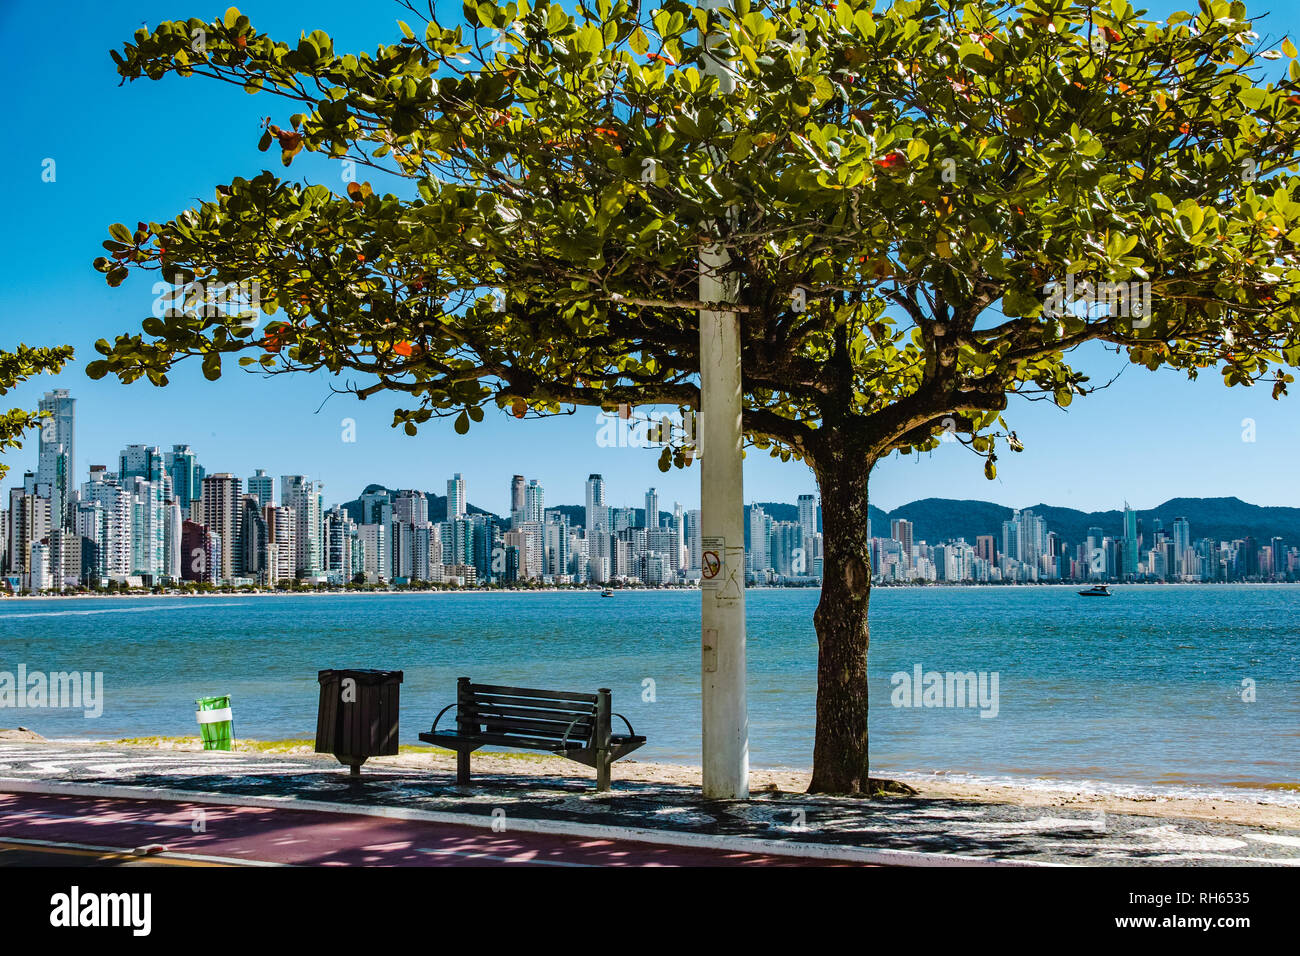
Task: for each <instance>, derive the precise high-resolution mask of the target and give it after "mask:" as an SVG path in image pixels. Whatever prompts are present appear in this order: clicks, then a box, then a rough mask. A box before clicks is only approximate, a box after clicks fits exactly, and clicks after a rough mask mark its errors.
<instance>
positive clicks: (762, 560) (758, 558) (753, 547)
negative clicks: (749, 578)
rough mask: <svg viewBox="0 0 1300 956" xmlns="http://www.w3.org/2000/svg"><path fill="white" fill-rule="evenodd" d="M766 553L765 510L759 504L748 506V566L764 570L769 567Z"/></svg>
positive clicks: (769, 560) (768, 556) (769, 563)
mask: <svg viewBox="0 0 1300 956" xmlns="http://www.w3.org/2000/svg"><path fill="white" fill-rule="evenodd" d="M771 564H772V562H771V558H770V555H769V554H768V540H767V512H765V511H764V510H763V509H762V508H761V507H760V506H759V505H750V506H749V568H750V570H751V571H765V570H767V569H768V568H769V567H771Z"/></svg>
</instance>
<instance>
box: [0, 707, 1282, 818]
mask: <svg viewBox="0 0 1300 956" xmlns="http://www.w3.org/2000/svg"><path fill="white" fill-rule="evenodd" d="M41 739H43V738H41V737H40V736H39V735H36V734H33V733H31V732H30V731H26V732H20V731H14V730H0V740H41ZM99 743H101V744H102V745H103V746H113V745H115V744H116V745H123V744H128V745H131V746H148V747H155V748H158V749H164V750H184V751H197V750H202V744H201V743H200V741H199V739H198V738H197V737H141V738H128V739H124V740H119V741H100V742H99ZM235 749H236V750H238V751H240V752H244V753H250V754H261V755H265V756H267V757H274V756H275V755H277V754H293V755H295V756H307V755H311V754H312V752H313V751H312V744H311V742H310V741H301V740H289V741H269V742H268V741H253V740H239V741H237V743H236V747H235ZM320 759H321V760H327V761H331V762H332V758H329V757H327V756H321V758H320ZM366 766H367V767H375V768H378V767H383V766H392V767H403V768H410V769H420V770H429V771H432V772H434V773H440V774H441V773H445V774H453V773H454V772H455V769H456V758H455V755H454V754H452V753H450V752H448V751H442V750H438V749H435V748H432V747H417V746H407V745H404V746H403V747H402V748H401V752H400V753H399V754H398V755H397V756H393V757H375V758H372V759H371V760H370V761H369V762H368V763H367V765H366ZM474 769H475V772H476V773H486V774H502V775H506V774H518V775H525V776H536V775H551V774H554V775H557V776H582V775H584V774H586V770H585V769H584V768H582V767H580V766H579V765H577V764H574V763H571V762H569V761H565V760H563V759H562V758H560V757H553V756H549V755H534V754H524V753H491V752H487V751H480V752H479V753H476V754H475V755H474ZM810 776H811V775H810V773H808V772H804V771H793V770H762V769H756V770H753V771H752V773H751V778H750V779H751V784H750V787H751V790H752V791H753V792H760V791H768V792H781V793H791V794H795V793H803V792H804V791H806V790H807V788H808V783H809V780H810ZM614 779H615V781H619V780H625V781H634V782H638V783H651V784H655V783H657V784H667V785H676V786H687V787H695V786H699V782H700V769H699V768H698V767H692V766H683V765H678V764H667V763H651V762H644V761H637V760H621V761H619V762H618V763H617V764H615V767H614ZM899 782H900V783H903V784H905V785H906V787H907V788H909V789H911V790H913V791H915V793H914V794H912V793H907V791H906V790H905V789H903V788H900V793H905V794H906V795H907V796H910V797H913V798H916V797H919V798H921V799H928V800H935V801H944V800H972V801H976V802H981V803H993V804H1005V805H1012V806H1021V807H1039V808H1045V809H1050V808H1054V807H1059V808H1068V809H1071V810H1075V811H1080V810H1082V811H1090V812H1097V811H1101V812H1105V813H1123V814H1136V815H1140V816H1150V817H1186V818H1192V819H1198V820H1206V821H1213V822H1219V823H1235V824H1240V825H1243V826H1255V827H1263V828H1269V829H1300V807H1292V806H1283V805H1278V804H1275V803H1267V802H1261V801H1260V800H1259V799H1258V797H1257V791H1256V792H1251V791H1244V790H1243V791H1242V793H1241V795H1240V796H1238V795H1236V794H1231V795H1227V796H1221V795H1219V794H1217V793H1216V794H1215V795H1214V796H1208V797H1190V796H1159V795H1141V796H1120V795H1116V794H1110V793H1102V792H1096V791H1090V790H1088V789H1086V788H1085V787H1083V786H1077V787H1076V786H1072V785H1066V784H1061V785H1060V786H1053V785H1051V784H1045V785H1043V786H1033V787H1029V786H1017V785H1013V784H982V783H970V782H958V781H949V780H944V779H942V778H939V777H923V778H922V777H917V776H906V777H903V778H900V780H899ZM894 797H895V794H882V795H878V796H876V797H875V798H873V799H878V800H889V799H892V798H894Z"/></svg>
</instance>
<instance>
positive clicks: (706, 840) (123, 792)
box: [0, 778, 1066, 867]
mask: <svg viewBox="0 0 1300 956" xmlns="http://www.w3.org/2000/svg"><path fill="white" fill-rule="evenodd" d="M0 792H8V793H30V794H48V795H60V794H62V795H67V796H80V797H115V798H120V799H127V800H165V801H169V802H174V803H208V804H221V805H225V806H242V807H265V808H270V809H276V810H310V811H314V812H319V813H338V814H343V815H351V816H368V817H384V818H388V819H392V820H413V821H422V822H426V823H442V824H452V825H456V826H470V827H479V828H482V829H491V828H492V824H493V819H492V817H490V816H485V815H483V814H468V813H446V812H441V811H437V810H415V809H404V808H401V807H363V806H352V805H345V804H337V803H328V802H325V801H321V800H298V799H294V798H292V797H259V796H245V795H231V794H224V793H211V792H207V791H188V790H174V789H170V788H167V789H158V788H148V789H146V788H143V787H130V786H123V785H121V784H103V783H61V782H54V781H48V780H21V779H14V778H0ZM507 829H508V830H510V831H513V832H516V833H545V834H550V835H556V836H578V837H589V838H592V839H600V840H628V841H631V842H636V843H650V844H655V845H660V846H678V847H698V848H700V849H709V850H732V851H735V852H738V853H763V854H769V855H772V856H792V857H798V858H801V859H808V860H824V861H828V862H847V863H873V864H876V865H878V866H925V867H944V866H951V867H987V866H1039V867H1041V866H1048V867H1052V866H1065V865H1066V864H1059V863H1044V862H1038V861H1033V860H1000V859H997V858H994V857H968V856H958V855H956V854H953V853H926V852H923V851H920V850H894V849H890V848H886V847H881V848H871V847H854V846H842V845H833V844H822V843H799V842H795V841H788V840H764V839H760V838H757V837H735V836H718V835H715V834H709V833H685V832H682V831H679V830H658V829H650V828H642V827H618V826H609V825H605V824H594V823H571V822H568V821H563V820H520V819H511V820H510V821H509V822H508V824H507Z"/></svg>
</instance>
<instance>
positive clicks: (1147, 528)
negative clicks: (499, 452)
mask: <svg viewBox="0 0 1300 956" xmlns="http://www.w3.org/2000/svg"><path fill="white" fill-rule="evenodd" d="M376 491H389V492H391V491H392V489H389V488H386V487H385V486H384V485H367V486H366V488H365V491H364V492H363V494H369V493H372V492H376ZM425 496H426V497H427V498H428V499H429V520H430V521H445V520H446V519H447V498H446V496H444V495H437V494H434V493H432V492H427V491H426V492H425ZM757 504H758V506H759V507H761V508H762V509H763V511H764V512H766V513H767V514H768V515H770V516H771V517H772V518H773V520H775V521H798V520H799V509H798V506H797V505H794V504H790V503H789V502H784V501H762V502H758V503H757ZM467 508H468V510H469V512H470V513H471V514H487V515H490V514H492V512H490V511H487V510H485V509H483V508H479V507H477V506H476V505H472V504H471V505H468V506H467ZM343 509H344V510H345V511H347V512H348V514H349V515H351V516H352V519H353V520H354V521H357V520H359V519H360V517H361V501H360V498H359V497H358V498H357V499H354V500H352V501H348V502H345V503H344V504H343ZM749 509H750V506H749V505H746V506H745V528H746V533H748V528H749ZM547 510H548V511H551V510H554V511H558V512H560V513H562V514H564V515H566V516H567V517H568V519H569V523H570V524H572V525H575V526H581V525H582V524H583V523H584V521H585V520H586V508H585V507H584V506H583V505H552V506H550V507H548V508H547ZM1028 510H1031V511H1033V512H1034V513H1035V514H1037V515H1041V516H1042V517H1043V519H1044V520H1045V521H1046V522H1047V530H1048V531H1054V532H1056V534H1057V535H1059V536H1060V537H1061V538H1062V539H1064V540H1065V541H1068V542H1071V543H1073V544H1078V543H1079V542H1082V541H1083V540H1084V539H1085V538H1087V536H1088V529H1089V528H1093V527H1097V528H1101V529H1102V533H1103V534H1106V535H1109V536H1111V537H1112V538H1117V537H1120V536H1121V535H1122V534H1123V531H1124V516H1123V511H1122V510H1120V509H1118V508H1116V509H1113V510H1111V511H1092V512H1088V511H1079V510H1077V509H1074V508H1058V507H1055V506H1054V505H1048V504H1037V505H1031V506H1029V508H1028ZM668 514H669V512H661V515H663V516H667V515H668ZM869 514H870V517H871V533H872V534H874V535H876V537H881V538H883V537H888V536H889V527H890V526H889V523H890V521H891V520H893V519H896V518H905V519H907V520H908V521H910V522H912V526H913V527H912V537H913V539H914V540H917V541H928V542H930V543H931V544H935V543H937V542H939V541H944V540H947V539H948V538H965V539H966V540H967V541H969V542H971V543H972V544H973V543H974V541H975V538H976V537H977V536H979V535H981V534H991V535H993V536H994V537H995V538H997V540H998V546H999V547H1001V536H1002V522H1003V521H1006V520H1008V519H1009V518H1010V517H1011V515H1012V509H1011V508H1008V507H1005V506H1004V505H995V504H993V503H992V502H989V501H974V500H970V499H955V498H922V499H921V500H920V501H913V502H910V503H909V504H905V505H903V506H901V507H899V508H895V509H894V510H892V511H884V510H882V509H880V508H877V507H875V506H874V505H873V506H872V507H871V508H870V511H869ZM1137 515H1138V530H1139V532H1140V533H1141V534H1143V535H1144V537H1145V539H1146V541H1148V542H1149V541H1150V540H1151V532H1152V530H1153V528H1154V527H1155V522H1156V521H1157V520H1159V521H1160V522H1161V523H1162V525H1163V527H1164V528H1165V529H1166V530H1168V529H1170V528H1171V527H1172V526H1173V523H1174V519H1175V518H1186V519H1187V521H1188V523H1189V524H1190V526H1191V532H1192V540H1193V541H1195V540H1196V539H1197V538H1212V539H1214V540H1215V541H1231V540H1233V539H1234V538H1244V537H1247V536H1250V537H1253V538H1255V539H1256V540H1257V541H1258V542H1259V543H1260V544H1265V543H1267V541H1268V539H1269V538H1272V537H1274V536H1277V537H1280V538H1282V540H1283V541H1284V542H1286V544H1287V545H1288V546H1295V545H1297V544H1300V508H1284V507H1277V506H1271V507H1265V506H1261V505H1252V504H1249V503H1247V502H1245V501H1242V500H1241V499H1240V498H1170V499H1169V500H1168V501H1166V502H1165V503H1164V504H1162V505H1159V506H1157V507H1155V508H1149V509H1145V510H1139V511H1138V513H1137ZM642 516H643V511H642V509H637V520H638V521H641V520H642Z"/></svg>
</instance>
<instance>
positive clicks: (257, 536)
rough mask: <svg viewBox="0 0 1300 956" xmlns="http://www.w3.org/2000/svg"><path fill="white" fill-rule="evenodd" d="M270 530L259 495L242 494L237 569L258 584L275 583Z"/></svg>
mask: <svg viewBox="0 0 1300 956" xmlns="http://www.w3.org/2000/svg"><path fill="white" fill-rule="evenodd" d="M270 543H271V541H270V532H269V529H268V528H267V526H266V516H265V514H264V513H263V505H262V504H261V502H260V500H259V499H258V496H257V495H255V494H252V493H249V494H245V495H243V496H242V498H241V499H240V502H239V554H238V556H237V559H236V562H235V564H236V568H235V570H236V571H237V572H238V573H239V574H241V575H243V576H244V577H248V578H253V579H254V580H255V581H257V583H258V584H272V583H274V582H273V581H272V580H271V577H270V570H271V569H270V564H269V550H268V546H269V545H270Z"/></svg>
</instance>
